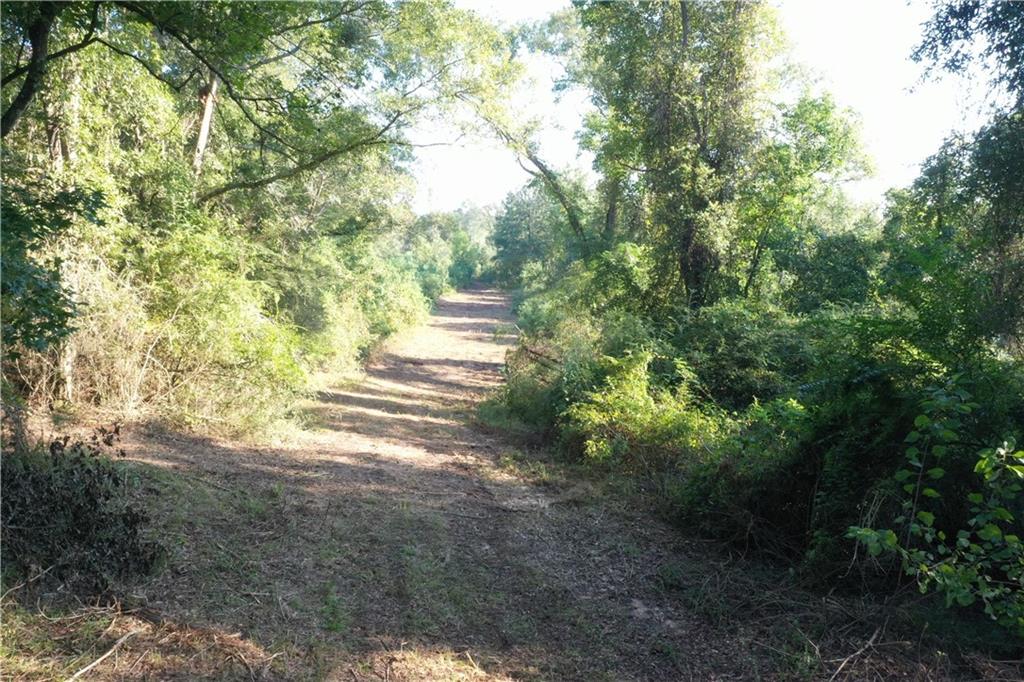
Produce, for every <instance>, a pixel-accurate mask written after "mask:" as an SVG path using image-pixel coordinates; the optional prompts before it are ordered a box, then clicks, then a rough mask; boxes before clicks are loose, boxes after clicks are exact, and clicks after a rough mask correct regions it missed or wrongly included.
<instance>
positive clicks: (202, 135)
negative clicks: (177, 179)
mask: <svg viewBox="0 0 1024 682" xmlns="http://www.w3.org/2000/svg"><path fill="white" fill-rule="evenodd" d="M218 83H219V81H218V79H217V76H216V75H215V74H213V73H211V74H210V79H209V80H208V81H207V82H206V85H205V86H204V87H203V89H202V90H200V91H199V102H200V108H201V111H202V118H201V119H200V123H199V137H198V139H197V140H196V150H195V156H193V157H192V169H193V170H194V171H195V172H196V174H197V175H198V174H199V172H200V171H201V170H202V168H203V155H204V154H205V153H206V147H207V145H208V144H209V142H210V127H211V126H212V125H213V107H214V101H215V100H216V98H217V85H218Z"/></svg>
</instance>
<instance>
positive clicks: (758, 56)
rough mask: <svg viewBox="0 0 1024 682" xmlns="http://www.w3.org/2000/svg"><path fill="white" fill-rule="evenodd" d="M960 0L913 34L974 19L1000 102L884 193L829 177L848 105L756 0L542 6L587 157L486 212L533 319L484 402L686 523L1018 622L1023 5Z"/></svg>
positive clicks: (811, 573)
mask: <svg viewBox="0 0 1024 682" xmlns="http://www.w3.org/2000/svg"><path fill="white" fill-rule="evenodd" d="M954 4H956V3H954ZM958 6H959V7H961V9H962V10H963V11H962V12H960V13H957V12H953V10H950V11H951V12H953V13H952V14H951V15H950V16H952V17H953V19H955V21H952V23H951V21H950V16H946V11H947V9H946V8H945V7H940V8H939V9H938V11H937V15H936V19H935V20H934V21H933V23H932V24H930V25H929V26H928V28H927V31H926V35H925V38H924V42H923V44H922V47H921V49H920V50H919V52H918V54H919V55H920V56H921V58H923V59H931V60H934V61H939V62H942V60H943V59H944V57H942V56H941V55H945V54H947V53H946V51H945V50H946V49H950V50H952V49H957V47H956V46H957V45H960V46H961V47H962V46H963V42H964V41H965V40H968V39H969V38H970V37H972V36H973V35H976V34H986V38H987V39H988V40H989V43H988V44H990V45H992V46H993V48H992V50H993V51H992V53H991V54H990V55H989V56H990V57H992V58H993V59H994V60H995V62H996V63H998V65H999V66H998V68H997V69H996V71H995V74H996V79H997V81H998V82H997V88H998V89H999V91H1000V92H1007V91H1008V92H1009V95H1010V96H1009V100H1008V101H1010V102H1011V103H1010V104H1009V105H1008V106H1006V107H1005V108H1003V109H1000V110H999V111H997V112H996V113H995V114H994V116H993V118H992V120H991V122H990V123H989V124H988V125H986V126H985V127H984V128H982V129H981V130H979V131H978V132H977V133H975V134H974V135H972V136H967V137H964V138H954V139H950V140H949V141H948V142H947V143H946V144H945V145H944V146H943V147H942V148H941V149H940V150H939V151H938V152H937V153H936V154H935V155H934V156H933V157H932V158H931V159H929V160H928V161H927V162H926V163H925V164H924V166H923V168H922V171H921V176H920V178H919V179H918V180H917V181H915V182H914V183H913V184H912V185H911V186H910V187H908V188H905V189H897V190H893V191H891V192H890V193H889V195H888V198H887V201H886V204H885V207H884V208H883V210H882V211H881V214H880V215H879V213H877V212H875V211H873V210H871V209H869V208H866V207H860V206H857V205H856V204H854V203H852V202H850V201H849V200H847V199H846V198H845V197H844V196H843V193H842V191H841V183H842V181H843V180H845V179H848V178H849V177H851V176H855V175H857V174H859V173H861V172H863V171H864V170H865V169H866V168H867V166H868V164H867V162H866V160H865V159H864V158H863V156H862V154H861V153H860V151H859V146H858V142H857V127H856V120H855V118H854V117H853V115H852V114H851V113H850V112H847V111H844V110H842V109H840V108H839V107H837V106H836V105H835V104H834V102H833V101H832V100H831V98H830V97H829V96H828V95H827V94H826V93H820V92H815V91H813V90H811V89H809V88H806V87H804V88H801V87H799V84H800V81H799V80H796V81H793V80H792V79H791V78H790V76H791V74H790V72H788V71H786V70H785V69H784V68H783V69H782V70H780V69H779V64H780V63H783V62H782V60H779V59H777V58H776V57H775V52H774V51H773V46H775V45H777V44H778V34H777V31H776V29H775V28H774V24H773V22H772V17H771V14H770V12H768V11H767V10H766V9H765V8H764V7H761V6H757V5H753V4H747V3H739V4H731V3H682V4H681V5H679V6H676V5H669V4H648V5H623V4H618V5H609V4H605V3H599V2H585V3H579V4H578V5H577V7H576V8H575V9H574V10H573V11H572V12H567V13H564V14H562V15H559V16H556V17H555V18H554V19H552V20H551V21H550V22H548V23H547V24H546V25H544V26H539V27H536V28H535V29H534V31H533V33H532V37H533V38H534V40H536V44H537V45H538V46H540V47H542V48H544V49H549V50H553V51H554V52H556V53H557V54H558V55H560V56H561V57H563V58H564V59H565V61H566V63H567V64H568V65H569V66H568V69H567V74H566V76H567V79H568V80H569V81H571V82H575V83H576V84H577V85H579V86H583V87H586V88H588V89H589V90H590V91H591V92H592V94H593V102H594V104H595V107H596V110H597V111H596V113H595V114H593V115H592V117H591V118H590V119H589V120H588V122H587V128H586V130H585V131H584V135H583V140H584V143H585V144H586V145H588V146H589V147H590V149H591V150H592V151H593V153H594V156H595V159H596V161H595V170H596V171H597V172H598V174H599V178H600V179H599V181H598V183H597V185H596V186H595V187H592V188H587V187H575V189H574V191H575V192H576V194H575V195H574V196H572V197H571V201H568V202H567V201H564V200H563V197H562V196H559V195H558V192H556V191H553V190H555V189H557V188H554V187H552V185H551V183H549V182H546V179H545V178H537V179H536V180H534V181H533V182H532V183H531V184H530V185H528V186H527V187H525V188H524V189H523V190H521V191H519V192H517V193H513V194H511V195H510V196H509V197H508V198H507V200H506V201H505V204H504V206H503V207H502V210H501V211H500V212H499V214H498V216H497V218H496V223H495V225H496V227H495V235H494V244H495V247H496V267H495V272H496V273H497V275H498V276H499V277H500V278H501V279H502V281H504V282H505V283H506V284H507V285H509V286H512V287H516V288H517V290H518V292H519V295H518V315H519V319H520V326H521V327H522V329H523V330H524V335H523V337H522V339H521V343H520V345H519V347H518V348H517V349H516V350H515V351H514V353H512V355H511V356H510V358H509V363H508V368H507V374H508V381H507V386H506V387H505V389H504V392H503V395H502V400H503V403H504V405H505V406H506V407H507V408H508V409H509V410H510V411H511V413H512V414H513V415H515V416H516V417H518V418H519V419H520V420H522V421H524V422H526V423H528V424H530V425H532V426H534V427H535V428H537V429H541V430H543V431H544V432H546V433H548V434H549V435H551V436H552V437H554V438H556V439H557V440H558V441H559V442H560V443H561V446H562V449H563V450H564V452H565V453H567V455H569V456H571V457H575V458H579V459H582V460H584V461H587V462H590V463H592V464H593V465H594V466H596V467H602V468H607V469H609V470H615V471H618V472H620V473H625V474H627V475H634V476H636V477H637V480H639V481H641V482H642V484H643V485H644V486H646V487H647V488H648V489H650V490H651V491H652V492H653V494H654V495H655V498H656V499H657V500H658V501H659V502H660V504H661V505H662V506H663V508H664V509H665V512H666V513H667V514H668V515H670V516H671V517H672V518H674V519H675V520H676V521H677V522H678V523H679V524H680V525H682V526H684V527H686V528H688V529H690V530H691V531H696V532H699V533H702V534H705V535H709V536H714V537H718V538H723V539H726V540H728V541H730V542H733V543H736V544H737V545H738V546H740V547H742V548H745V549H746V550H749V551H757V552H761V553H764V554H766V555H771V556H774V557H776V558H778V559H781V560H783V561H786V562H787V563H789V564H791V565H794V566H795V567H797V568H798V570H799V571H800V572H801V574H802V575H803V576H805V577H806V578H808V579H811V580H816V581H818V582H819V583H821V584H826V585H830V586H835V585H844V586H845V587H846V588H848V589H852V588H862V589H868V590H879V591H884V590H888V589H890V588H892V587H894V586H896V585H898V584H899V583H900V582H901V576H902V575H903V574H904V573H906V574H907V575H909V576H911V577H912V578H913V579H915V580H916V581H917V582H918V584H919V586H920V587H921V589H922V591H928V590H933V589H936V590H938V591H940V592H942V593H943V594H944V595H945V597H946V601H947V603H948V604H959V605H961V606H968V607H972V608H977V609H978V610H983V611H984V612H985V613H986V614H987V615H988V616H990V617H991V618H992V619H994V620H996V621H998V622H999V623H1001V624H1002V625H1004V626H1006V627H1008V628H1010V629H1011V630H1015V631H1017V632H1019V633H1024V584H1022V582H1021V581H1022V575H1024V570H1022V569H1024V545H1022V544H1021V539H1020V538H1021V531H1022V530H1024V526H1022V519H1024V495H1022V494H1021V488H1022V484H1024V451H1021V450H1019V449H1018V446H1016V445H1015V443H1020V442H1024V355H1022V348H1024V346H1022V344H1024V218H1022V215H1024V214H1022V212H1021V207H1020V197H1021V196H1024V112H1022V110H1021V107H1020V104H1021V102H1020V95H1021V91H1020V88H1019V85H1020V78H1019V76H1020V69H1021V62H1020V60H1019V54H1018V52H1019V51H1015V49H1014V48H1011V47H1008V42H1007V41H1005V40H1004V41H1000V36H1003V35H1011V34H1013V32H1014V31H1017V32H1018V33H1017V34H1018V35H1019V31H1020V30H1021V27H1022V26H1024V11H1022V10H1021V9H1020V8H1016V9H1011V8H1010V6H1009V5H1000V6H998V7H997V6H995V5H992V6H985V5H979V4H977V3H959V5H958ZM996 15H998V19H999V21H989V19H994V18H995V17H996ZM943 45H944V46H945V47H942V46H943ZM936 46H938V47H936ZM960 54H962V55H963V56H962V58H951V62H950V63H949V64H946V65H947V66H950V65H952V66H953V67H956V68H962V67H963V65H964V63H965V61H966V60H967V56H966V55H967V54H968V52H962V53H960ZM936 55H939V56H936ZM612 65H614V68H612ZM666 83H671V84H673V86H672V87H671V88H666V86H665V84H666ZM785 83H788V84H789V86H788V87H782V86H781V85H780V84H785ZM794 93H798V94H797V95H796V96H795V97H794ZM569 187H571V186H570V185H569V184H563V186H562V187H561V189H562V191H563V192H565V191H566V189H567V188H569ZM573 212H575V213H576V215H575V216H574V215H573ZM574 225H581V226H582V228H583V229H582V231H579V230H576V229H574Z"/></svg>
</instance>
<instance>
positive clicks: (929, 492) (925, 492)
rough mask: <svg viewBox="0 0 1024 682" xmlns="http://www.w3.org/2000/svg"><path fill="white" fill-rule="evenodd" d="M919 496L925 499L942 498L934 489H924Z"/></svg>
mask: <svg viewBox="0 0 1024 682" xmlns="http://www.w3.org/2000/svg"><path fill="white" fill-rule="evenodd" d="M921 494H922V495H924V496H925V497H931V498H937V497H942V495H940V494H939V491H938V490H936V489H935V488H925V489H923V490H922V491H921Z"/></svg>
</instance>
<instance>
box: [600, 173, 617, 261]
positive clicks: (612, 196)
mask: <svg viewBox="0 0 1024 682" xmlns="http://www.w3.org/2000/svg"><path fill="white" fill-rule="evenodd" d="M621 185H622V181H621V180H619V179H618V178H614V179H612V181H611V182H610V183H609V186H608V210H607V211H605V214H604V235H603V237H604V242H605V245H606V246H610V245H611V243H612V242H613V241H615V228H616V226H617V225H618V222H619V193H620V191H621Z"/></svg>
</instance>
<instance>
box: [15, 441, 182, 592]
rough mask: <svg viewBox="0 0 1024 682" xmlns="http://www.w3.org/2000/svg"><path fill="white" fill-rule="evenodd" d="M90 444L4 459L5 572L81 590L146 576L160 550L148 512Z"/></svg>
mask: <svg viewBox="0 0 1024 682" xmlns="http://www.w3.org/2000/svg"><path fill="white" fill-rule="evenodd" d="M113 436H114V433H112V432H111V433H104V434H102V439H103V440H100V438H95V439H94V440H93V442H92V443H82V442H74V443H71V442H70V441H69V439H68V438H66V437H65V438H62V439H60V440H55V441H53V442H52V443H51V444H50V446H49V448H48V449H47V448H36V449H32V450H11V449H9V450H6V451H5V452H4V453H3V455H2V464H3V466H2V478H3V491H4V494H3V499H2V511H3V513H2V520H3V525H2V527H3V547H4V573H5V576H6V577H10V578H35V577H36V576H37V575H38V574H40V573H41V572H44V571H45V572H46V575H47V576H48V577H49V578H55V579H57V580H59V581H62V582H65V583H68V584H70V585H72V586H73V587H74V588H76V589H78V590H85V591H96V592H98V591H103V590H106V589H107V588H108V587H109V586H110V584H111V582H112V581H114V580H116V579H120V578H126V577H130V576H132V575H137V574H142V573H146V572H148V571H149V570H151V569H152V568H153V566H154V565H155V563H156V562H157V560H158V559H159V557H160V556H161V553H162V548H161V546H160V545H159V544H157V543H155V542H153V541H151V540H149V539H147V538H146V536H145V526H146V521H147V519H146V515H145V513H144V512H143V511H142V510H141V508H140V507H139V506H138V504H136V503H135V502H133V501H132V498H131V488H132V483H131V479H130V478H129V475H128V472H127V470H125V469H123V468H122V467H120V466H118V465H117V464H116V463H115V462H114V461H112V460H111V459H109V458H108V457H106V456H104V455H102V454H100V452H99V450H100V449H101V448H102V447H103V441H106V442H107V443H110V442H112V438H113Z"/></svg>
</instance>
